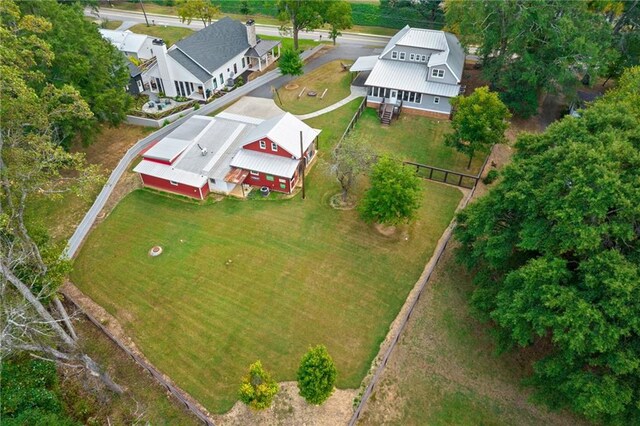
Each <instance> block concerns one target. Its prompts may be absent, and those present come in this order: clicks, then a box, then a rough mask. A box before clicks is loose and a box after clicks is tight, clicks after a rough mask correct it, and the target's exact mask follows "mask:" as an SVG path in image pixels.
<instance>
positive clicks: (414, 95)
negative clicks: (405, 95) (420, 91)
mask: <svg viewBox="0 0 640 426" xmlns="http://www.w3.org/2000/svg"><path fill="white" fill-rule="evenodd" d="M415 101H416V94H415V92H411V95H410V96H409V102H415Z"/></svg>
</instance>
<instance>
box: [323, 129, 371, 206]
mask: <svg viewBox="0 0 640 426" xmlns="http://www.w3.org/2000/svg"><path fill="white" fill-rule="evenodd" d="M332 160H333V161H332V164H331V173H332V174H333V175H334V176H335V177H336V180H337V181H338V183H339V184H340V188H341V189H342V202H343V203H346V202H347V200H348V198H349V192H350V191H351V189H352V188H353V186H354V185H355V183H356V179H357V178H358V176H360V175H362V174H365V173H367V172H368V171H369V169H370V168H371V165H372V164H373V163H374V160H375V153H374V152H373V150H372V149H371V145H370V144H369V143H367V141H365V140H363V139H361V138H356V137H353V136H348V137H346V138H345V139H344V140H343V141H342V142H341V143H340V145H338V146H336V148H335V149H334V150H333V153H332Z"/></svg>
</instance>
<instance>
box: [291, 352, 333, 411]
mask: <svg viewBox="0 0 640 426" xmlns="http://www.w3.org/2000/svg"><path fill="white" fill-rule="evenodd" d="M337 375H338V371H337V370H336V366H335V365H334V363H333V359H332V358H331V355H329V352H328V351H327V348H326V347H325V346H323V345H318V346H316V347H313V348H310V349H309V351H308V352H307V353H306V354H304V356H303V357H302V360H301V361H300V367H299V368H298V374H297V377H298V389H299V390H300V395H301V396H302V397H303V398H304V399H305V400H306V401H307V402H308V403H310V404H315V405H320V404H322V403H323V402H325V401H326V400H327V399H328V398H329V397H330V396H331V394H332V393H333V390H334V385H335V383H336V377H337Z"/></svg>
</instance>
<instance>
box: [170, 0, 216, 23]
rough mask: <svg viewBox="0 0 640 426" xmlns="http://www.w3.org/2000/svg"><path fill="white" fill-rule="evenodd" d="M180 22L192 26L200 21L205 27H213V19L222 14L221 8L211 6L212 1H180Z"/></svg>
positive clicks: (178, 8) (178, 7)
mask: <svg viewBox="0 0 640 426" xmlns="http://www.w3.org/2000/svg"><path fill="white" fill-rule="evenodd" d="M176 9H177V11H178V16H179V17H180V21H182V22H186V23H187V24H190V23H191V21H192V20H193V19H194V18H195V19H199V20H200V21H202V23H203V24H204V26H205V27H206V26H207V25H211V23H212V22H213V19H214V18H215V17H216V16H218V15H219V14H220V8H219V7H218V6H215V5H213V4H211V1H210V0H179V1H178V3H177V4H176Z"/></svg>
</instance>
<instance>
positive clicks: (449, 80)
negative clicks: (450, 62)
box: [427, 65, 459, 85]
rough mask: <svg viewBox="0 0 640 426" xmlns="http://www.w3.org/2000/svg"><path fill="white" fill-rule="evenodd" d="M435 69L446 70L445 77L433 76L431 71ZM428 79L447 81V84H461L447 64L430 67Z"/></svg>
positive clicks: (440, 81) (437, 81) (438, 81)
mask: <svg viewBox="0 0 640 426" xmlns="http://www.w3.org/2000/svg"><path fill="white" fill-rule="evenodd" d="M434 69H436V70H444V78H437V77H432V76H431V73H432V72H433V70H434ZM427 80H428V81H433V82H435V83H445V84H455V85H458V84H459V83H458V80H457V79H456V76H455V75H453V73H452V72H451V70H450V69H449V67H448V66H446V65H438V66H435V67H431V68H429V74H428V77H427Z"/></svg>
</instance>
